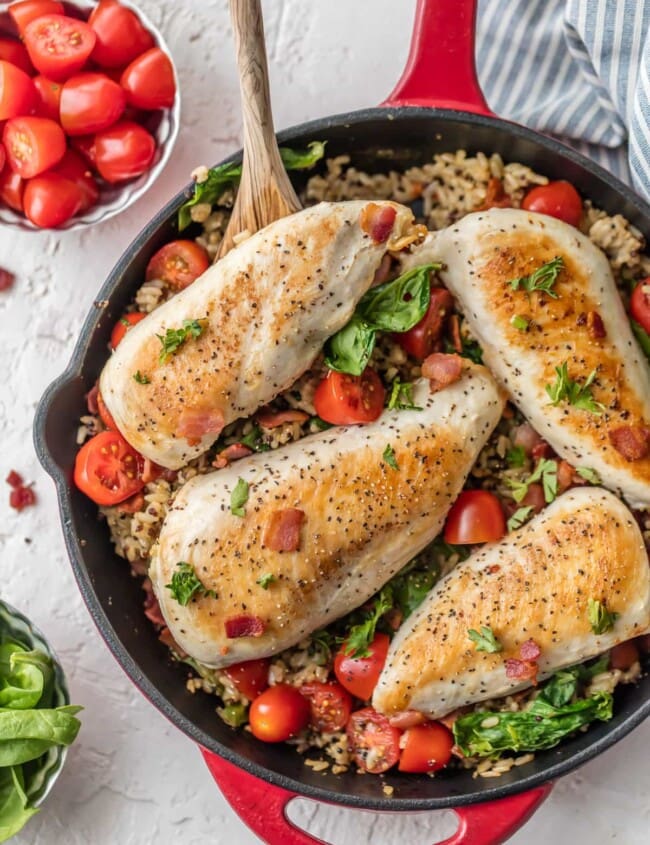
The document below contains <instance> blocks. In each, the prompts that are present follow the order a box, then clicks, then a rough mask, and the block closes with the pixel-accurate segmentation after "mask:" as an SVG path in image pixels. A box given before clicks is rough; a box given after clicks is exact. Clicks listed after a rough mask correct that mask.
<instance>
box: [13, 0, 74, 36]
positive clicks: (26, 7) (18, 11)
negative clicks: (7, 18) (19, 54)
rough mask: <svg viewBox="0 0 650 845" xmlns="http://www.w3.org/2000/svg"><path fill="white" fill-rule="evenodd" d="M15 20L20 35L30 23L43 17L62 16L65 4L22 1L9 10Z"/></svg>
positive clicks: (47, 0)
mask: <svg viewBox="0 0 650 845" xmlns="http://www.w3.org/2000/svg"><path fill="white" fill-rule="evenodd" d="M7 11H8V12H9V14H10V15H11V17H12V18H13V21H14V23H15V24H16V28H17V29H18V32H19V34H20V35H22V34H23V32H24V31H25V27H26V26H27V24H28V23H31V22H32V21H33V20H36V18H42V17H43V15H62V14H63V3H59V2H58V0H22V2H19V3H12V4H11V6H9V8H8V9H7Z"/></svg>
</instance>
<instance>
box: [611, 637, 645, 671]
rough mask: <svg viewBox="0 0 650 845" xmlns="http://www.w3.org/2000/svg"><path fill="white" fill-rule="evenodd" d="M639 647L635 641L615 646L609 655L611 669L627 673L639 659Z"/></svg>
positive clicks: (627, 641)
mask: <svg viewBox="0 0 650 845" xmlns="http://www.w3.org/2000/svg"><path fill="white" fill-rule="evenodd" d="M639 657H640V655H639V647H638V645H637V644H636V642H635V641H634V640H626V641H625V642H624V643H619V644H618V645H615V646H614V648H613V649H612V650H611V651H610V653H609V668H610V669H620V670H621V671H622V672H626V671H627V670H628V669H629V668H630V667H631V666H632V665H633V664H634V663H636V661H637V660H638V659H639Z"/></svg>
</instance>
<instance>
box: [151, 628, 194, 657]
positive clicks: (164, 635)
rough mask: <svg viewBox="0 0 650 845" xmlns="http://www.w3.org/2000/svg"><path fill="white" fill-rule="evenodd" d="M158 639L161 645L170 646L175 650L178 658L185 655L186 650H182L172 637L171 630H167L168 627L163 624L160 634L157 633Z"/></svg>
mask: <svg viewBox="0 0 650 845" xmlns="http://www.w3.org/2000/svg"><path fill="white" fill-rule="evenodd" d="M158 639H159V640H160V642H161V643H162V644H163V645H165V646H167V648H171V649H172V650H173V651H175V652H176V654H177V655H178V656H179V657H180V658H183V657H187V652H186V651H184V650H183V649H182V648H181V647H180V646H179V644H178V643H177V642H176V640H175V639H174V638H173V637H172V632H171V631H170V630H169V628H168V627H167V626H165V627H164V628H163V629H162V631H161V632H160V634H159V635H158Z"/></svg>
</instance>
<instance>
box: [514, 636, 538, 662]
mask: <svg viewBox="0 0 650 845" xmlns="http://www.w3.org/2000/svg"><path fill="white" fill-rule="evenodd" d="M541 653H542V650H541V649H540V647H539V646H538V645H537V643H536V642H535V640H533V639H530V640H526V642H524V643H522V644H521V645H520V646H519V656H520V657H521V659H522V660H537V658H538V657H539V656H540V654H541Z"/></svg>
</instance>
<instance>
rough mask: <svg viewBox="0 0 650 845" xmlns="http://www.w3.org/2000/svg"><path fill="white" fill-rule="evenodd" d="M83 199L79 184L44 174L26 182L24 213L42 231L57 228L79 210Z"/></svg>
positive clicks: (52, 174) (53, 174)
mask: <svg viewBox="0 0 650 845" xmlns="http://www.w3.org/2000/svg"><path fill="white" fill-rule="evenodd" d="M83 202H84V196H83V193H82V191H81V188H79V186H78V185H75V183H74V182H72V181H71V180H70V179H66V178H65V177H64V176H60V175H59V174H58V173H43V174H42V175H41V176H36V177H34V179H28V180H27V182H26V184H25V192H24V194H23V210H24V212H25V214H26V215H27V217H28V218H29V220H31V221H32V223H34V224H35V225H36V226H40V227H41V228H42V229H56V228H57V226H62V225H63V224H64V223H65V222H66V221H67V220H69V219H70V218H71V217H74V215H75V214H76V213H77V212H78V211H80V210H81V208H82V206H83Z"/></svg>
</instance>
